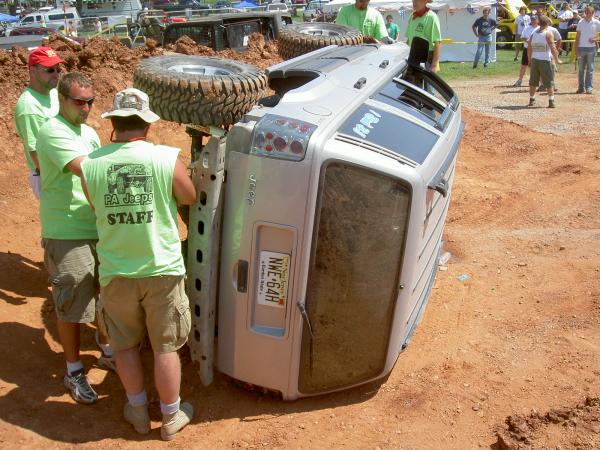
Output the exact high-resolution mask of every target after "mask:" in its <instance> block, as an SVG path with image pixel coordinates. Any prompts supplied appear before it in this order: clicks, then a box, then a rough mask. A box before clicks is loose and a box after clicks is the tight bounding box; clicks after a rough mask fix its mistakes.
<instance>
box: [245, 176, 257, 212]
mask: <svg viewBox="0 0 600 450" xmlns="http://www.w3.org/2000/svg"><path fill="white" fill-rule="evenodd" d="M248 180H249V181H250V182H249V183H248V198H246V201H247V202H248V205H250V206H254V203H256V175H250V177H248Z"/></svg>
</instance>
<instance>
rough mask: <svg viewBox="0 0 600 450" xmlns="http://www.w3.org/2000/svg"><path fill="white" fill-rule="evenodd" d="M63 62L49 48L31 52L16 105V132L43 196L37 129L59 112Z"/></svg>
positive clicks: (33, 185) (37, 193) (34, 184)
mask: <svg viewBox="0 0 600 450" xmlns="http://www.w3.org/2000/svg"><path fill="white" fill-rule="evenodd" d="M61 63H64V61H63V60H62V59H61V58H60V57H59V56H58V55H57V54H56V52H55V51H54V50H53V49H51V48H50V47H38V48H37V49H35V50H34V51H33V52H31V54H30V55H29V64H28V65H29V84H28V85H27V87H26V88H25V90H24V91H23V93H22V94H21V96H20V97H19V100H18V101H17V106H16V108H15V123H16V126H17V132H18V133H19V136H20V137H21V140H22V141H23V147H24V149H25V160H26V161H27V167H28V168H29V185H30V186H31V189H32V190H33V194H34V195H35V196H36V198H38V199H39V198H40V170H39V169H40V167H39V163H38V158H37V153H36V151H35V145H36V142H37V135H38V131H39V129H40V128H41V126H42V125H43V124H44V123H46V121H47V120H48V119H49V118H51V117H54V116H56V114H58V92H57V91H56V85H57V84H58V76H59V73H60V64H61Z"/></svg>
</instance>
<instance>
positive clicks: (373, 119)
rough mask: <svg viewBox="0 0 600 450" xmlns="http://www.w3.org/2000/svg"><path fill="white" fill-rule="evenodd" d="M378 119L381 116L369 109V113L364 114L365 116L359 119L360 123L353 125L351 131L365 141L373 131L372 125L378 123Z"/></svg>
mask: <svg viewBox="0 0 600 450" xmlns="http://www.w3.org/2000/svg"><path fill="white" fill-rule="evenodd" d="M380 118H381V114H379V113H378V112H377V111H373V110H372V109H370V110H369V112H368V113H365V115H364V116H362V119H360V121H359V122H358V123H357V124H356V125H354V128H352V131H354V132H355V133H356V134H358V135H359V136H360V137H361V138H363V139H365V138H366V137H367V135H368V134H369V133H370V132H371V130H372V129H373V124H375V123H377V122H379V119H380Z"/></svg>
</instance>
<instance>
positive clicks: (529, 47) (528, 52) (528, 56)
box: [527, 34, 533, 64]
mask: <svg viewBox="0 0 600 450" xmlns="http://www.w3.org/2000/svg"><path fill="white" fill-rule="evenodd" d="M532 38H533V34H532V35H531V36H529V39H527V60H528V61H529V64H531V53H532V52H533V50H532V49H531V39H532Z"/></svg>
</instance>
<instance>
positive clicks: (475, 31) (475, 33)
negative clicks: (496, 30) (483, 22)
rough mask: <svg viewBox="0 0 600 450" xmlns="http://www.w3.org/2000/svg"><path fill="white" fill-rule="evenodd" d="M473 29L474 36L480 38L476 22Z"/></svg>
mask: <svg viewBox="0 0 600 450" xmlns="http://www.w3.org/2000/svg"><path fill="white" fill-rule="evenodd" d="M471 29H472V30H473V34H474V35H475V36H479V35H478V34H477V22H475V23H474V24H473V26H472V27H471Z"/></svg>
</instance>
